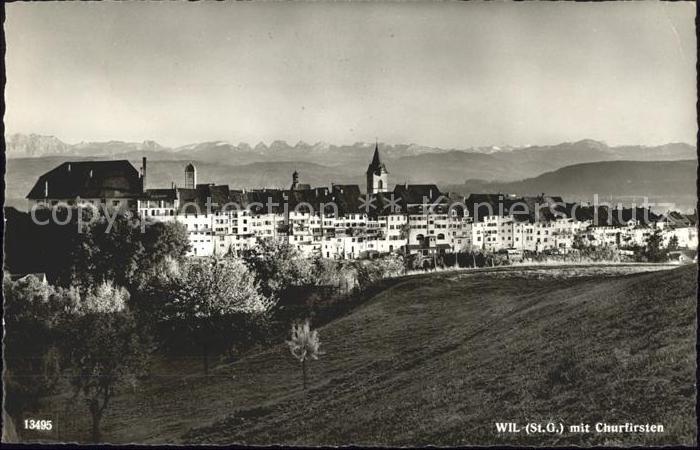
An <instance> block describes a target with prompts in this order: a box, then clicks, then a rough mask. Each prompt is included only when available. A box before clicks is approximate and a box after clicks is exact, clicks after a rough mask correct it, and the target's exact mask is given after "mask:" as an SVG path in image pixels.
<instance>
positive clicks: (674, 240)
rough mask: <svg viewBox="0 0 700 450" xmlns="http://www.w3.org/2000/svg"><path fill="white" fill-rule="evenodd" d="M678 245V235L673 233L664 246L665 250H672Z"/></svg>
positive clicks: (676, 248)
mask: <svg viewBox="0 0 700 450" xmlns="http://www.w3.org/2000/svg"><path fill="white" fill-rule="evenodd" d="M678 248H679V245H678V236H676V235H673V236H671V239H669V240H668V245H667V246H666V251H667V252H673V251H676V250H678Z"/></svg>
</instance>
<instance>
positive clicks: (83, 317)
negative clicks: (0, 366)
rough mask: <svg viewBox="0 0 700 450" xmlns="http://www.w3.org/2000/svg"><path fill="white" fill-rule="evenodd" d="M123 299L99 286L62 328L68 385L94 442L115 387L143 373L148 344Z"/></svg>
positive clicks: (120, 290)
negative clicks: (83, 408) (89, 423)
mask: <svg viewBox="0 0 700 450" xmlns="http://www.w3.org/2000/svg"><path fill="white" fill-rule="evenodd" d="M128 296H129V294H128V293H127V292H126V290H125V289H124V288H119V287H116V286H114V285H113V284H112V283H110V282H104V283H101V284H99V285H98V286H97V287H95V288H94V289H90V290H89V291H88V293H87V295H85V296H84V297H83V298H81V299H79V301H78V302H77V303H76V304H75V305H74V307H73V309H72V311H71V318H70V319H69V321H68V322H67V324H66V327H67V330H68V331H67V339H66V340H65V349H64V353H65V354H66V355H67V359H68V362H69V367H70V369H71V377H70V381H71V384H72V385H73V387H74V389H75V396H76V397H77V396H82V397H83V398H84V400H85V403H86V404H87V406H88V410H89V411H90V416H91V418H92V431H91V438H92V441H93V442H100V441H101V440H102V439H101V433H100V423H101V421H102V417H103V416H104V412H105V410H106V409H107V407H108V406H109V404H110V400H111V399H112V398H113V397H114V395H115V392H116V390H117V389H118V387H119V386H121V385H123V384H130V385H132V386H134V385H135V384H136V382H137V380H138V379H139V378H140V377H142V376H144V375H145V374H146V373H147V368H148V361H149V355H150V353H151V342H150V339H149V337H148V335H146V334H145V333H144V332H143V330H142V329H141V328H140V327H138V326H137V323H136V321H135V320H134V316H133V314H132V313H131V312H130V311H129V310H128V308H127V306H126V301H127V299H128Z"/></svg>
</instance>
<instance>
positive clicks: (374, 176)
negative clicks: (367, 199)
mask: <svg viewBox="0 0 700 450" xmlns="http://www.w3.org/2000/svg"><path fill="white" fill-rule="evenodd" d="M388 191H389V171H388V170H386V166H385V165H384V163H383V162H382V160H381V159H380V158H379V144H378V143H377V144H375V146H374V156H373V157H372V162H371V163H370V164H369V167H367V193H368V194H376V193H378V192H388Z"/></svg>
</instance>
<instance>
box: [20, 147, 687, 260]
mask: <svg viewBox="0 0 700 450" xmlns="http://www.w3.org/2000/svg"><path fill="white" fill-rule="evenodd" d="M388 174H389V172H388V170H387V168H386V166H385V164H384V163H383V162H382V161H381V157H380V154H379V149H378V147H375V151H374V155H373V158H372V161H371V163H370V164H369V166H368V168H367V172H366V176H367V186H366V190H365V192H364V193H363V192H361V190H360V187H359V186H358V185H340V184H333V185H331V186H330V187H316V188H312V187H311V186H309V185H307V184H302V183H300V182H299V174H298V173H297V172H294V174H292V182H291V185H290V188H289V189H256V190H236V189H231V188H229V186H228V185H215V184H199V183H197V170H196V168H195V166H194V165H193V164H188V165H187V166H186V167H185V184H184V185H185V187H184V188H179V187H176V186H175V185H174V183H173V185H171V187H170V188H158V189H147V188H146V175H147V161H146V159H145V158H144V159H143V165H142V168H141V172H140V173H139V172H138V171H137V170H136V169H135V168H134V166H133V165H132V164H131V163H129V162H128V161H85V162H66V163H64V164H62V165H60V166H58V167H57V168H55V169H53V170H52V171H49V172H47V173H46V174H44V175H42V176H41V177H40V178H39V180H38V181H37V182H36V184H35V186H34V188H33V189H32V190H31V191H30V193H29V195H28V196H27V197H28V199H29V201H30V203H31V204H32V206H39V207H52V206H57V205H68V206H79V205H83V206H85V205H93V206H100V207H105V208H126V209H129V210H132V211H134V212H135V213H136V214H138V215H139V216H140V217H142V218H144V219H147V220H155V221H164V222H168V221H174V222H180V223H182V224H183V225H184V226H185V227H186V228H187V231H188V236H189V241H190V244H191V245H190V247H191V248H190V254H191V255H193V256H207V255H216V254H222V255H223V254H228V253H231V252H233V253H236V252H240V251H242V250H244V249H246V248H250V247H252V246H255V245H256V244H257V243H258V242H259V240H261V239H276V240H280V241H284V242H288V243H290V244H291V245H294V246H295V247H297V248H298V249H299V250H300V251H301V252H302V253H303V254H304V255H308V256H312V255H317V256H322V257H324V258H341V259H354V258H362V257H371V256H373V255H377V254H386V253H403V254H419V255H421V256H425V257H430V256H433V255H435V254H440V253H448V252H457V251H461V250H467V249H478V250H483V251H489V252H495V251H501V250H507V249H511V250H518V251H531V252H547V251H550V252H568V251H570V250H571V249H572V248H573V247H575V246H577V245H579V246H580V245H592V246H615V247H618V248H626V247H631V246H634V245H644V244H645V243H646V239H647V238H648V237H649V236H650V235H651V233H653V232H654V229H655V228H659V229H661V230H662V233H663V238H664V241H665V243H666V244H668V242H670V240H671V239H672V238H673V236H675V237H676V239H677V241H678V244H679V246H680V247H685V248H697V229H696V222H695V216H694V215H684V214H680V213H675V212H674V213H672V214H668V215H665V216H659V215H656V214H654V213H652V212H651V211H649V210H648V209H647V210H644V209H642V208H634V209H630V208H622V209H613V208H609V207H605V206H595V205H593V206H590V205H582V204H576V203H567V202H564V201H563V199H561V198H560V197H551V196H546V195H544V194H541V195H539V196H532V197H516V196H512V195H504V194H472V195H470V196H468V197H461V196H456V195H451V194H448V193H443V192H441V191H440V190H439V188H438V187H437V186H436V185H434V184H419V185H418V184H397V185H395V186H394V189H393V190H389V188H388V186H389V184H388Z"/></svg>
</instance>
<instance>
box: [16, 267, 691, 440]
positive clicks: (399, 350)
mask: <svg viewBox="0 0 700 450" xmlns="http://www.w3.org/2000/svg"><path fill="white" fill-rule="evenodd" d="M637 270H638V269H635V268H625V267H624V266H620V267H617V268H615V267H612V268H609V269H601V268H600V267H598V268H596V269H581V268H554V269H547V268H539V267H538V268H518V269H506V270H493V271H491V270H485V271H478V272H442V273H431V274H425V275H417V276H411V277H406V278H403V279H399V280H394V281H393V282H392V283H391V286H390V287H388V288H387V289H385V290H383V291H382V292H380V293H379V294H378V295H376V296H374V297H373V298H371V299H369V300H368V301H367V302H366V303H364V304H363V305H362V306H360V307H358V308H357V309H355V310H354V311H352V312H351V313H350V314H349V315H347V316H346V317H344V318H341V319H338V320H335V321H334V322H331V323H330V324H328V325H327V326H325V327H323V328H321V329H320V336H321V342H322V345H321V349H322V350H323V351H325V352H326V353H325V355H323V356H322V357H321V359H320V360H318V361H313V362H312V363H311V365H310V372H309V377H310V389H309V391H308V393H307V396H306V398H304V396H303V395H302V389H301V371H300V368H299V366H298V363H296V362H295V361H294V360H293V359H292V358H291V356H290V355H289V351H288V349H287V348H286V346H285V345H283V344H280V345H279V346H276V347H274V348H271V349H268V350H265V351H262V352H259V353H255V354H253V355H250V356H248V357H246V358H243V359H241V360H240V361H237V362H235V363H233V364H230V365H223V366H219V367H217V368H216V369H215V370H214V371H213V372H212V374H211V375H210V376H209V377H208V378H207V379H204V378H203V376H202V375H200V374H199V372H198V371H199V370H200V367H199V365H198V361H188V360H181V361H169V362H167V363H166V362H159V363H158V366H157V370H156V374H155V375H154V377H153V379H152V380H150V381H149V382H148V383H147V384H146V385H143V386H141V387H139V388H137V389H136V390H134V391H129V392H125V393H123V394H122V395H120V396H119V397H117V398H116V399H115V402H114V404H113V405H112V406H111V407H110V409H109V410H108V411H107V412H106V416H105V418H104V421H103V435H104V438H105V440H107V441H108V442H113V443H129V442H137V443H185V442H189V443H201V444H210V443H211V444H232V443H246V444H281V443H285V444H297V445H304V444H307V445H314V444H316V445H340V444H358V445H381V444H389V445H427V444H435V445H464V444H473V445H557V446H564V445H597V444H605V445H644V444H655V445H668V444H686V445H691V444H694V442H695V433H696V428H695V427H696V426H695V396H696V394H695V387H694V382H695V329H696V321H695V317H696V315H695V311H696V297H695V295H696V294H695V284H696V270H697V267H696V266H694V265H693V266H688V267H681V268H677V269H673V270H663V271H656V272H647V273H635V272H637ZM158 374H160V375H158ZM44 414H46V415H50V416H51V417H52V418H53V419H54V421H55V423H56V424H57V426H56V429H55V430H54V432H52V435H51V436H48V435H39V434H37V435H34V436H26V437H30V438H31V437H34V438H36V437H39V436H42V437H44V438H47V437H48V438H51V439H53V440H60V441H84V440H85V439H87V436H88V431H89V422H88V414H87V409H86V408H85V406H84V405H82V404H79V403H75V402H72V401H70V400H68V399H66V398H61V399H60V400H59V399H53V401H52V402H51V403H50V404H49V405H47V407H46V409H45V411H44ZM505 421H514V422H518V423H519V424H521V425H523V426H524V424H525V423H527V422H543V423H544V422H547V421H554V422H557V423H558V422H562V423H563V424H565V425H569V424H579V423H582V422H583V423H590V424H595V423H596V422H606V423H625V422H632V423H636V424H646V423H650V424H662V425H663V426H664V427H665V432H664V433H660V434H596V433H585V434H581V433H577V434H570V433H568V432H564V433H563V434H532V435H527V434H525V433H524V432H522V433H519V434H505V433H500V434H499V433H497V432H496V428H495V425H494V424H495V422H505Z"/></svg>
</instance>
